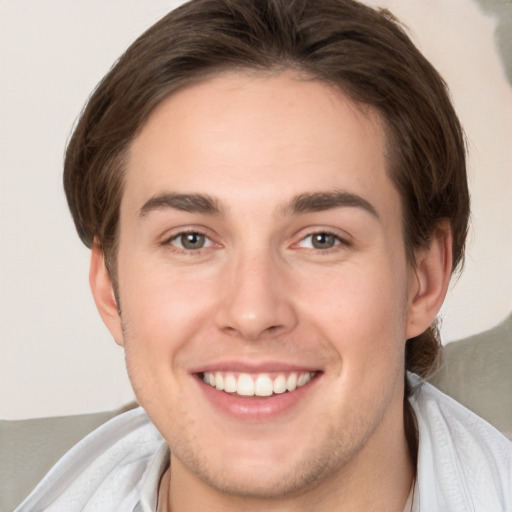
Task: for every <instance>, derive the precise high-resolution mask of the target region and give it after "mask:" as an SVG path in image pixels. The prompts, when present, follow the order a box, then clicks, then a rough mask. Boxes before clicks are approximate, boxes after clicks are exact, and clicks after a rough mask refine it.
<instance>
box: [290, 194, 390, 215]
mask: <svg viewBox="0 0 512 512" xmlns="http://www.w3.org/2000/svg"><path fill="white" fill-rule="evenodd" d="M347 207H348V208H361V209H362V210H365V211H366V212H368V213H370V214H371V215H373V216H374V217H376V218H377V219H378V218H380V216H379V214H378V212H377V210H376V208H375V207H374V206H373V205H372V204H371V203H369V202H368V201H367V200H366V199H364V198H362V197H361V196H359V195H357V194H353V193H351V192H345V191H339V190H335V191H332V192H313V193H306V194H300V195H298V196H296V197H294V198H293V199H292V200H291V201H290V202H289V203H288V204H287V205H286V206H285V208H284V212H285V214H288V215H293V214H296V213H313V212H321V211H324V210H331V209H334V208H347Z"/></svg>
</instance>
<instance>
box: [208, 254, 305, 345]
mask: <svg viewBox="0 0 512 512" xmlns="http://www.w3.org/2000/svg"><path fill="white" fill-rule="evenodd" d="M285 274H286V273H285V272H284V271H283V269H282V268H280V265H279V262H277V261H275V259H273V258H272V256H271V255H267V254H261V253H260V254H252V255H248V256H246V257H239V258H237V259H236V261H231V262H230V265H229V268H227V270H226V273H225V276H224V278H223V283H222V285H221V286H222V292H221V293H220V296H221V300H220V303H219V308H218V310H217V315H216V323H217V326H218V328H219V329H221V330H223V331H225V332H228V333H230V334H234V335H238V336H240V337H242V338H244V339H247V340H251V341H255V340H258V339H262V338H265V337H277V336H279V335H281V334H283V333H285V332H289V331H291V330H293V328H294V327H295V325H296V324H297V314H296V311H295V308H294V307H293V289H292V287H291V286H290V280H289V279H288V278H287V276H286V275H285Z"/></svg>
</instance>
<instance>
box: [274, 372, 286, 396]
mask: <svg viewBox="0 0 512 512" xmlns="http://www.w3.org/2000/svg"><path fill="white" fill-rule="evenodd" d="M272 388H273V390H274V393H276V394H281V393H284V392H285V391H286V377H285V376H284V375H279V376H278V377H276V378H275V379H274V382H273V383H272Z"/></svg>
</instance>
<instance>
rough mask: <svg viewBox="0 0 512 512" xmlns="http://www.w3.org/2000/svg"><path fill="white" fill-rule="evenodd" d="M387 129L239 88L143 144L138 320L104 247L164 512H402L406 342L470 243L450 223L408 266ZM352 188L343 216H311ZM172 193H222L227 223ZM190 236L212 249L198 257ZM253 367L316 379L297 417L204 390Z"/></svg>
mask: <svg viewBox="0 0 512 512" xmlns="http://www.w3.org/2000/svg"><path fill="white" fill-rule="evenodd" d="M384 133H385V132H384V129H383V126H382V123H381V122H380V120H379V117H378V116H377V115H376V114H375V113H374V112H373V111H371V110H370V109H368V108H365V107H363V106H357V105H355V104H354V103H353V102H351V101H350V100H348V99H347V98H346V97H345V96H343V95H342V94H341V93H340V92H338V91H335V90H334V89H332V88H329V87H328V86H327V85H324V84H321V83H318V82H315V81H307V80H304V79H299V78H298V77H295V76H293V75H292V74H291V73H283V74H280V75H277V76H276V75H274V76H248V75H245V74H235V73H230V74H222V75H220V76H218V77H216V78H213V79H210V80H208V81H207V82H204V83H202V84H199V85H196V86H193V87H190V88H187V89H184V90H182V91H180V92H178V93H176V94H174V95H172V96H171V97H169V98H168V99H167V100H165V101H164V102H163V103H162V104H161V105H160V106H159V107H158V108H157V109H156V110H155V112H154V113H153V114H152V116H151V117H150V119H149V121H148V122H147V123H146V125H145V127H144V128H143V129H142V131H141V132H140V134H139V135H138V137H137V138H136V139H135V140H134V142H133V144H132V147H131V151H130V156H129V159H128V164H127V169H126V175H125V190H124V194H123V199H122V203H121V213H120V239H119V253H118V262H119V263H118V279H119V297H120V302H121V304H120V306H121V310H122V314H121V315H119V313H118V309H117V305H116V303H115V298H114V293H113V290H112V284H111V281H110V279H109V276H108V273H107V272H106V270H105V267H104V263H103V255H102V252H101V250H100V249H99V246H96V247H95V248H94V249H93V254H92V260H91V274H90V281H91V287H92V290H93V294H94V297H95V300H96V303H97V306H98V309H99V311H100V313H101V315H102V317H103V319H104V321H105V323H106V325H107V326H108V328H109V329H110V331H111V332H112V334H113V336H114V339H115V340H116V342H117V343H119V344H120V345H122V346H124V349H125V352H126V361H127V367H128V372H129V376H130V379H131V382H132V385H133V387H134V390H135V392H136V395H137V397H138V399H139V402H140V403H141V405H142V406H143V407H144V408H145V409H146V410H147V412H148V414H149V415H150V417H151V419H152V420H153V422H154V423H155V425H156V426H157V427H158V429H159V430H160V431H161V433H162V435H163V436H164V438H165V439H166V441H167V442H168V444H169V446H170V448H171V468H170V470H169V471H168V472H167V474H166V476H165V478H164V480H163V482H165V485H162V488H161V490H160V491H161V492H160V496H161V502H160V507H159V508H161V509H167V508H169V510H170V509H172V510H173V511H174V512H179V511H182V510H199V509H202V508H205V507H208V509H209V510H240V509H243V510H253V509H254V510H262V507H263V508H264V509H265V510H317V511H318V510H330V511H332V510H365V511H369V510H379V511H398V512H401V510H402V507H403V505H404V502H405V500H406V497H407V494H408V492H409V489H410V486H411V481H412V474H413V469H412V467H411V462H410V459H409V456H408V452H407V446H406V442H405V437H404V432H403V409H402V407H403V406H402V402H403V374H404V345H405V340H406V339H407V338H408V337H411V336H415V335H417V334H419V333H420V332H422V331H423V330H425V329H426V327H427V326H428V325H429V324H430V323H431V321H432V320H433V319H434V317H435V315H436V313H437V311H438V309H439V307H440V306H441V303H442V300H443V298H444V295H445V293H446V287H447V285H448V278H449V273H450V266H451V259H450V247H451V241H450V233H449V228H448V227H447V226H445V225H443V224H441V225H440V226H439V229H438V230H437V231H436V233H434V234H433V237H432V244H431V247H430V248H429V249H428V250H423V251H421V252H418V254H417V267H416V268H414V269H413V268H411V267H410V266H409V265H408V264H407V260H406V256H405V248H404V242H403V239H402V231H401V226H402V222H401V216H402V212H401V207H400V199H399V196H398V193H397V191H396V190H395V188H394V187H393V185H392V182H391V180H390V178H389V176H388V175H387V172H386V169H387V162H386V156H385V143H386V141H385V135H384ZM334 192H336V193H337V194H338V196H337V197H339V193H340V192H341V193H343V194H345V195H344V196H343V198H344V199H345V202H344V203H343V204H341V205H340V204H338V203H339V201H338V202H337V203H336V201H334V202H335V203H336V204H334V205H333V204H330V205H328V206H329V207H327V208H326V209H322V208H320V207H319V205H318V198H316V201H315V200H313V201H310V202H309V203H310V204H308V207H307V208H305V211H304V208H302V209H301V208H299V207H298V206H297V200H296V198H297V197H298V196H301V195H302V196H303V195H304V194H311V193H326V194H331V195H332V194H333V193H334ZM166 194H167V196H166ZM169 194H202V195H208V197H209V198H213V200H212V201H211V202H212V203H213V206H215V211H214V212H212V211H209V210H212V208H211V206H212V205H211V204H210V205H209V206H210V208H209V209H208V208H205V207H204V205H203V207H198V206H197V205H195V207H194V208H192V209H193V210H194V211H184V210H183V209H178V208H176V207H171V206H169V201H168V197H169ZM347 194H350V196H349V197H350V198H351V202H349V203H347V201H346V199H347ZM162 197H164V199H162ZM172 197H175V196H172ZM154 198H159V199H158V200H155V199H154ZM165 198H167V199H165ZM354 198H356V199H354ZM331 202H332V201H331ZM144 205H146V206H144ZM174 206H176V205H174ZM324 206H325V205H324ZM186 209H188V210H190V206H187V207H186ZM183 231H188V232H194V233H199V234H201V235H205V238H204V245H203V247H202V248H198V249H195V248H192V249H187V248H186V247H184V246H183V241H184V238H183V237H182V236H181V233H183ZM315 233H317V234H318V233H328V234H332V235H334V237H332V238H329V239H328V240H329V241H330V242H331V246H330V247H329V243H328V244H324V245H321V246H320V247H318V246H315V245H314V244H313V237H312V235H313V234H315ZM196 240H197V238H196ZM200 240H202V239H200ZM185 241H186V240H185ZM199 245H200V244H199ZM254 365H256V367H257V369H258V371H264V370H265V368H270V367H271V366H272V367H276V366H277V367H281V366H285V365H288V366H287V367H289V366H290V365H291V366H292V367H294V368H307V369H310V370H313V371H315V372H316V373H315V378H314V379H313V380H312V382H311V383H310V384H308V386H306V387H305V388H304V389H303V393H302V395H301V396H300V399H298V400H297V401H296V403H294V404H293V405H292V407H289V408H287V409H286V410H284V412H277V413H275V414H271V415H267V416H265V415H263V416H261V417H255V416H254V415H253V416H251V417H250V418H240V417H236V416H233V415H231V414H229V413H226V411H225V410H223V409H220V408H219V407H217V405H216V404H215V403H214V402H212V401H211V400H210V399H209V398H208V397H207V395H206V394H205V393H204V384H202V383H201V381H200V379H199V378H198V375H197V372H200V371H202V370H204V369H206V368H211V367H214V368H216V369H219V368H220V369H222V368H224V367H227V366H229V368H235V369H236V368H238V367H240V368H242V369H243V370H245V369H246V368H247V367H250V368H252V367H253V366H254ZM219 393H222V392H220V391H219ZM247 400H248V407H249V408H250V407H251V402H252V403H254V402H253V400H254V399H247ZM270 400H271V399H270Z"/></svg>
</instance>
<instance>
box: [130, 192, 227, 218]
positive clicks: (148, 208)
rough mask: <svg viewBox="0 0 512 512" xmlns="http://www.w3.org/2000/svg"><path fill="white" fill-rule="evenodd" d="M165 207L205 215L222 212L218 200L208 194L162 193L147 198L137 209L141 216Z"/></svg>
mask: <svg viewBox="0 0 512 512" xmlns="http://www.w3.org/2000/svg"><path fill="white" fill-rule="evenodd" d="M166 208H173V209H174V210H181V211H183V212H190V213H202V214H206V215H221V214H222V208H221V207H220V204H219V202H218V201H217V200H216V199H215V198H213V197H211V196H209V195H206V194H178V193H163V194H158V195H156V196H153V197H152V198H151V199H148V200H147V201H146V202H145V203H144V204H143V205H142V208H141V209H140V211H139V217H140V218H143V217H145V216H147V215H148V214H149V213H151V212H153V211H155V210H163V209H166Z"/></svg>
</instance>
